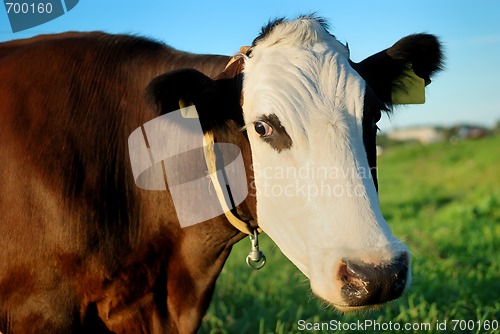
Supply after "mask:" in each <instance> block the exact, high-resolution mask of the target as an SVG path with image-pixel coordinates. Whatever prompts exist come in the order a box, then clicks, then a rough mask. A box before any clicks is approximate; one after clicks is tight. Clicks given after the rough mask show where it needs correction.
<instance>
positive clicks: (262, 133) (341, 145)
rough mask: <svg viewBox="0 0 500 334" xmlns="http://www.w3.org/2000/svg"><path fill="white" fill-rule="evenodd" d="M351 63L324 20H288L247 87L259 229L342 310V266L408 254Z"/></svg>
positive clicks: (247, 75)
mask: <svg viewBox="0 0 500 334" xmlns="http://www.w3.org/2000/svg"><path fill="white" fill-rule="evenodd" d="M348 57H349V56H348V50H347V49H346V48H345V47H344V46H343V45H342V44H341V43H339V42H338V41H337V40H336V39H335V38H334V37H333V36H331V35H329V34H328V33H327V32H326V31H325V30H324V29H323V27H321V25H320V24H318V23H317V22H314V21H311V20H298V21H293V22H287V23H285V24H282V25H280V26H279V27H277V28H276V29H274V30H273V31H272V32H271V33H270V34H269V35H267V36H266V37H265V38H263V39H262V40H259V41H258V42H257V43H256V45H255V46H254V48H253V49H252V54H251V56H250V57H249V58H247V59H246V60H245V69H244V87H243V99H244V104H243V112H244V117H245V123H246V126H247V130H248V136H249V140H250V145H251V148H252V159H253V171H254V175H255V184H254V186H255V188H256V196H257V217H258V222H259V226H260V227H262V229H263V230H264V231H265V232H266V233H267V234H268V235H269V236H270V237H271V238H272V239H273V240H274V241H275V242H276V244H277V245H278V246H279V247H280V249H281V250H282V251H283V253H284V254H285V255H286V256H287V257H288V258H289V259H290V260H291V261H292V262H293V263H294V264H295V265H296V266H297V267H298V268H299V269H300V270H301V271H302V272H303V273H304V274H305V275H306V276H307V277H308V278H309V279H310V281H311V287H312V289H313V292H315V293H316V294H317V295H319V296H320V297H321V298H323V299H325V300H327V301H328V302H330V303H332V304H334V305H336V306H338V307H339V308H346V307H348V306H350V305H349V303H348V302H346V301H345V299H344V298H343V297H342V294H341V290H342V286H343V285H344V284H345V281H344V283H342V279H341V278H339V266H341V263H342V261H346V259H349V260H353V261H357V262H361V263H364V264H369V265H373V266H380V265H383V264H384V263H385V264H390V263H391V262H392V261H393V259H394V258H395V257H397V256H398V254H400V253H401V252H404V253H407V249H406V247H405V246H404V245H403V244H401V243H400V242H399V241H398V240H397V239H395V238H394V236H393V235H392V234H391V231H390V230H389V227H388V226H387V223H386V222H385V220H384V218H383V216H382V214H381V211H380V207H379V202H378V197H377V192H376V189H375V186H374V182H373V179H372V178H371V174H370V168H369V165H368V160H367V156H366V150H365V147H364V144H363V128H362V117H363V101H364V94H365V82H364V80H363V79H362V78H361V77H360V76H359V75H358V73H357V72H356V71H355V70H354V69H352V67H351V66H350V64H349V60H348ZM408 259H409V256H408ZM405 276H407V277H406V283H405V284H406V285H407V284H408V282H409V271H408V274H406V272H405ZM365 283H366V282H365Z"/></svg>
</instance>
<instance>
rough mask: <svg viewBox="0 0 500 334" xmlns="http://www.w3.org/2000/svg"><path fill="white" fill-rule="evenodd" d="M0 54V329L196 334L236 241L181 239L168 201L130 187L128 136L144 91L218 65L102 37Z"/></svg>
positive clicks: (216, 228)
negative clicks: (156, 81) (178, 74)
mask: <svg viewBox="0 0 500 334" xmlns="http://www.w3.org/2000/svg"><path fill="white" fill-rule="evenodd" d="M0 55H1V58H0V77H1V80H0V142H1V143H2V144H1V145H0V166H1V168H0V185H1V186H0V212H1V215H0V244H1V250H0V331H1V332H3V333H9V332H13V333H30V332H31V333H44V332H45V333H49V332H50V333H68V332H71V331H78V330H79V329H81V328H84V332H87V333H94V332H97V330H96V328H104V323H103V321H104V322H106V324H105V325H106V326H108V327H109V328H110V329H113V330H120V328H127V331H126V332H129V333H130V332H134V330H135V329H136V328H135V327H134V326H140V327H141V329H142V330H144V331H148V329H150V330H152V329H153V328H168V329H169V332H174V331H175V329H178V330H181V331H182V332H189V331H192V330H194V328H196V326H198V324H199V321H200V319H201V317H202V315H203V313H204V311H205V309H206V307H207V305H208V303H209V298H210V294H211V290H212V289H213V285H214V282H215V279H216V277H217V275H218V273H219V271H220V268H221V267H222V265H223V263H224V261H225V259H226V257H227V255H228V254H229V249H230V246H231V244H232V243H233V242H234V241H233V240H231V239H232V238H233V237H235V236H236V235H237V231H235V230H234V229H232V228H231V227H230V226H229V225H227V223H225V222H224V221H222V220H221V219H219V220H217V219H214V220H212V221H210V222H208V224H209V225H211V226H212V228H208V229H207V228H204V229H203V233H201V232H200V228H199V227H198V226H193V227H192V228H189V229H181V228H180V227H179V225H178V223H177V222H176V219H175V217H176V216H175V211H174V208H173V207H172V204H171V201H170V200H169V198H167V196H168V193H166V192H148V191H141V190H139V189H138V188H136V187H135V185H134V182H133V178H132V176H131V172H130V161H129V158H128V153H127V138H128V136H129V134H130V133H131V132H132V130H134V129H135V128H136V127H137V126H138V125H140V124H142V123H144V122H146V121H148V120H150V119H152V118H154V117H156V116H157V114H156V113H155V111H154V110H153V109H152V108H150V107H149V106H148V105H147V103H146V101H145V98H144V94H145V87H146V86H147V84H148V83H149V82H150V81H151V79H153V78H154V77H155V76H158V75H160V74H161V73H164V72H168V71H170V70H173V69H176V68H181V67H189V68H196V69H198V70H200V71H202V72H204V73H206V74H207V75H209V76H215V75H217V74H218V73H220V72H221V71H222V70H223V69H224V67H225V65H226V63H227V61H228V59H229V57H225V56H202V55H191V54H187V53H182V52H179V51H176V50H173V49H170V48H167V47H165V46H162V45H160V44H157V43H154V42H151V41H147V40H144V39H140V38H135V37H128V36H110V35H104V34H100V33H89V34H63V35H56V36H48V37H40V38H33V39H29V40H25V41H17V42H11V43H5V44H2V45H1V46H0ZM159 208H161V209H159ZM190 239H195V240H197V241H196V242H194V243H193V242H190ZM206 244H210V247H206ZM185 245H188V247H185ZM192 258H193V259H196V261H197V262H196V263H192V262H191V259H192ZM200 259H201V260H202V261H199V260H200ZM167 278H168V285H167ZM124 305H127V307H126V308H124ZM99 312H100V313H101V314H99V315H98V314H97V313H99ZM102 312H108V314H102ZM167 314H168V322H165V318H166V316H167ZM99 317H101V318H102V319H104V320H100V319H99ZM129 320H130V321H133V323H132V322H129ZM160 320H161V321H160ZM134 324H135V325H134ZM181 324H183V325H181ZM183 326H187V327H183ZM190 326H191V327H190ZM104 332H106V331H105V330H104Z"/></svg>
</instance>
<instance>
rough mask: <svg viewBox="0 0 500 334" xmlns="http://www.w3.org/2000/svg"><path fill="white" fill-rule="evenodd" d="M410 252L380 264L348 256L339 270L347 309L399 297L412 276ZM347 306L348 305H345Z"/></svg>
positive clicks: (377, 303)
mask: <svg viewBox="0 0 500 334" xmlns="http://www.w3.org/2000/svg"><path fill="white" fill-rule="evenodd" d="M408 262H409V260H408V255H407V254H406V253H402V254H400V255H399V256H397V257H396V258H394V259H393V260H392V261H388V262H384V263H382V264H380V265H373V264H367V263H363V262H358V261H354V260H348V259H344V260H343V261H341V263H340V266H339V270H338V279H339V281H341V282H342V286H341V296H342V299H343V300H344V303H345V304H344V305H345V306H346V310H348V309H349V308H353V309H358V308H363V307H370V306H375V305H379V304H383V303H385V302H388V301H391V300H394V299H397V298H399V297H400V296H401V294H402V293H403V291H404V290H405V287H406V284H407V280H408V264H409V263H408ZM343 308H344V307H343Z"/></svg>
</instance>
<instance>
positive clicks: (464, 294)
mask: <svg viewBox="0 0 500 334" xmlns="http://www.w3.org/2000/svg"><path fill="white" fill-rule="evenodd" d="M379 184H380V201H381V205H382V212H383V213H384V216H385V218H386V220H387V222H388V223H389V225H390V227H391V229H392V231H393V233H394V234H395V235H396V236H398V237H399V238H400V239H402V240H404V241H405V243H406V244H407V245H408V246H409V248H410V250H411V252H412V261H413V263H412V274H413V281H412V286H411V288H410V290H409V291H408V292H407V293H406V294H405V295H404V296H403V297H402V298H401V299H400V300H398V301H395V302H392V303H390V304H389V305H387V306H385V307H384V308H382V309H380V310H377V311H371V312H365V313H361V314H355V315H342V314H340V313H338V312H336V311H334V310H332V309H331V308H329V307H328V306H326V305H325V304H323V303H321V302H320V301H318V300H317V299H316V298H315V297H314V296H313V295H312V294H311V292H310V290H309V284H308V281H307V279H306V278H305V277H304V276H303V275H302V274H301V273H300V272H299V271H298V270H297V269H296V268H295V267H294V266H293V264H291V263H290V262H289V261H288V260H287V259H286V258H285V257H284V256H283V255H282V254H281V252H280V251H279V249H278V248H277V247H276V246H275V245H274V244H273V243H272V241H271V240H269V239H268V238H266V237H263V238H261V239H262V240H261V241H260V244H261V248H262V249H263V251H265V253H266V254H267V257H268V264H267V265H266V267H265V268H263V269H262V270H260V271H258V272H252V271H250V270H248V269H247V268H246V265H245V263H244V258H245V256H246V254H247V253H248V250H249V241H248V240H247V239H245V240H242V241H241V242H240V243H239V244H237V245H236V247H235V248H234V249H233V252H232V254H231V256H230V258H229V260H228V262H227V263H226V266H225V268H224V270H223V271H222V273H221V275H220V278H219V280H218V282H217V288H216V291H215V293H214V298H213V300H212V303H211V305H210V308H209V312H208V314H207V315H206V317H205V319H204V322H203V326H202V328H201V329H200V333H326V332H335V331H334V329H335V326H337V328H339V327H340V329H342V328H344V330H340V331H338V332H343V333H372V332H379V331H377V330H376V329H382V331H381V332H394V330H392V331H391V330H390V328H392V329H395V328H397V326H398V325H400V326H401V331H400V332H403V333H413V332H414V333H490V332H497V333H500V324H499V323H498V322H500V137H498V136H497V137H490V138H486V139H482V140H477V141H463V142H458V143H456V144H454V145H452V144H450V143H439V144H433V145H429V146H421V145H417V144H414V145H412V146H405V147H397V148H394V149H392V150H389V151H387V152H386V154H384V155H383V156H382V157H380V159H379ZM300 320H303V322H300ZM366 320H373V322H372V323H371V324H372V327H367V326H366V325H367V324H370V323H369V322H365V321H366ZM337 321H340V322H341V324H339V323H338V322H337ZM322 323H326V324H322ZM301 324H302V325H301ZM306 324H307V325H308V326H309V327H311V326H321V325H322V326H323V330H307V329H305V328H304V327H306ZM358 324H360V325H365V327H358ZM405 324H409V325H410V326H412V327H411V328H413V329H410V330H403V329H404V327H403V326H405ZM427 324H429V326H430V330H429V329H428V328H429V327H426V326H428V325H427ZM326 325H328V327H329V328H328V329H329V330H327V328H326ZM330 325H331V326H330ZM444 325H446V330H438V329H444V327H443V326H444ZM342 326H352V327H349V329H347V327H342ZM376 326H378V327H376ZM417 327H418V329H421V330H417ZM492 328H498V329H497V330H496V331H493V330H492ZM301 329H304V330H302V331H301ZM383 329H386V330H385V331H384V330H383Z"/></svg>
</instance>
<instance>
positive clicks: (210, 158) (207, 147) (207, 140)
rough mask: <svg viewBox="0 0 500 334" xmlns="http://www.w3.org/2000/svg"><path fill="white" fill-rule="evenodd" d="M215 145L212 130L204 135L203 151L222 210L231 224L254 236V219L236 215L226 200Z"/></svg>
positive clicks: (259, 230) (259, 231)
mask: <svg viewBox="0 0 500 334" xmlns="http://www.w3.org/2000/svg"><path fill="white" fill-rule="evenodd" d="M214 145H215V142H214V136H213V134H212V133H211V132H206V133H205V134H204V135H203V148H204V149H203V152H204V154H205V162H206V164H207V169H208V176H209V177H210V179H211V180H212V184H213V186H214V189H215V193H216V194H217V199H218V200H219V203H220V205H221V207H222V210H223V211H224V215H225V216H226V218H227V220H228V221H229V222H230V223H231V225H233V226H234V227H235V228H237V229H238V230H240V231H241V232H243V233H245V234H248V235H251V236H253V235H254V231H255V230H254V228H252V227H251V226H250V223H251V222H252V221H249V222H245V221H243V220H241V219H240V218H238V217H236V215H235V214H233V212H232V211H231V207H230V205H228V203H227V202H226V197H225V196H224V191H223V189H222V186H221V183H220V182H219V177H218V176H217V166H216V163H215V152H214ZM229 196H231V195H229ZM256 230H257V232H258V233H261V232H262V229H261V228H260V227H258V228H257V229H256Z"/></svg>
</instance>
